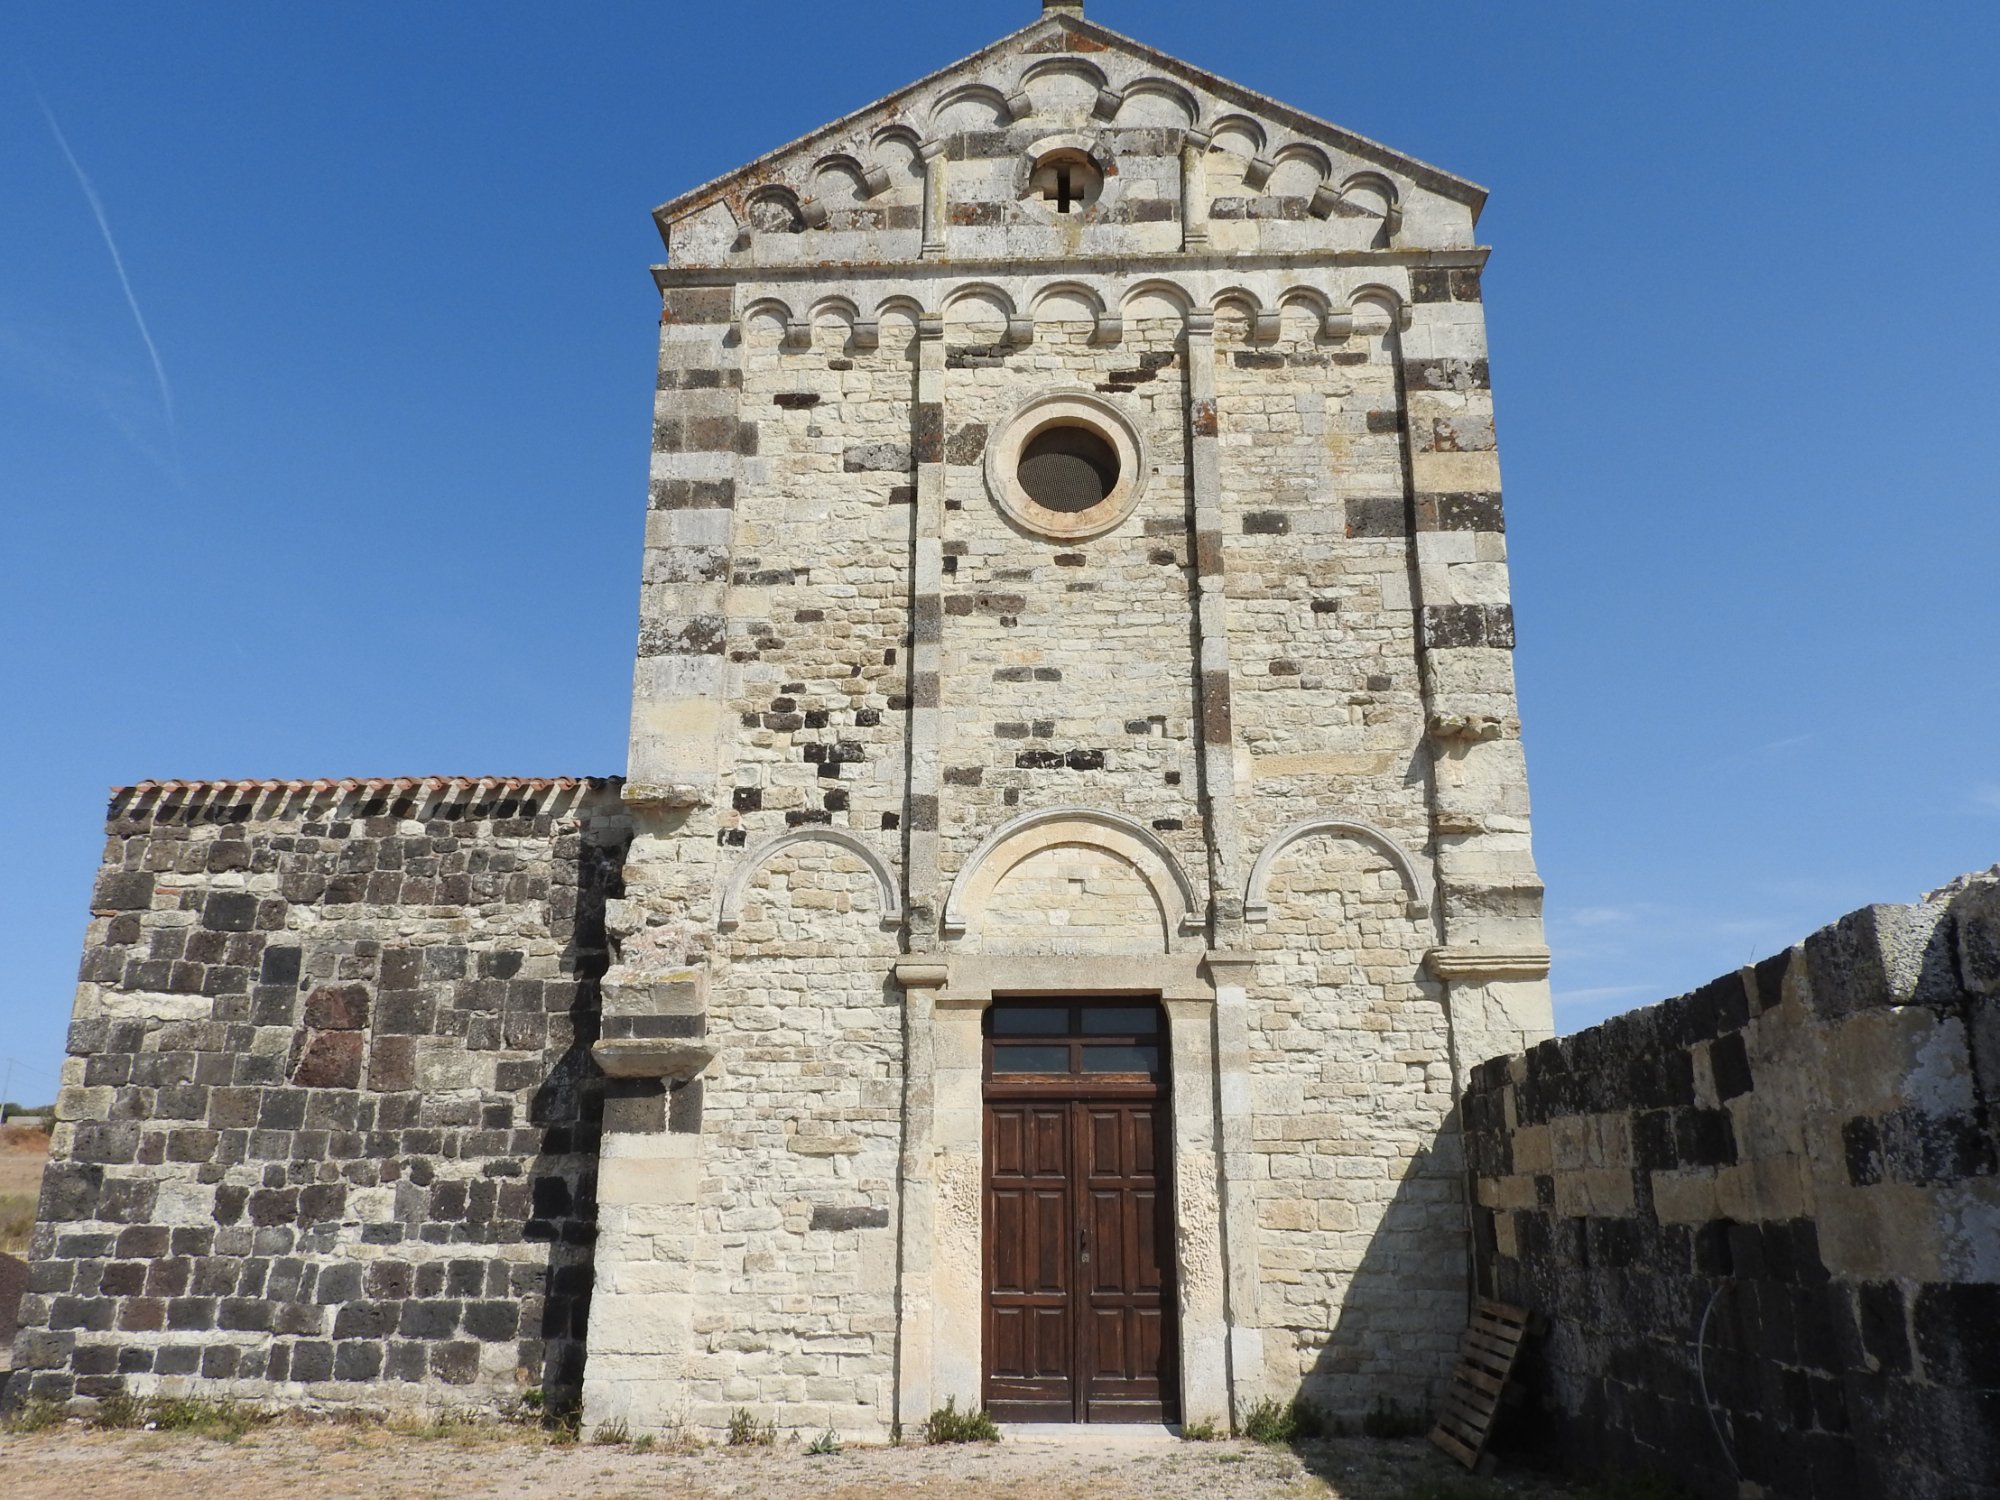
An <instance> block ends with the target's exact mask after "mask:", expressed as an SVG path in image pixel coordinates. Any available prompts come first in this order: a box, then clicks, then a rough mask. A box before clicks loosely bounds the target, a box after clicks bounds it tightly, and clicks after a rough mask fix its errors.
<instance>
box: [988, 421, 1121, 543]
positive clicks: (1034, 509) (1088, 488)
mask: <svg viewBox="0 0 2000 1500" xmlns="http://www.w3.org/2000/svg"><path fill="white" fill-rule="evenodd" d="M986 479H987V487H988V488H989V489H990V490H991V491H992V493H993V498H994V499H995V501H997V502H998V503H999V505H1000V508H1001V509H1002V510H1003V511H1005V512H1006V513H1007V514H1008V515H1009V516H1010V517H1012V518H1013V520H1014V521H1015V522H1017V523H1018V524H1019V525H1021V526H1023V527H1025V528H1027V529H1028V530H1030V531H1034V532H1038V533H1040V534H1041V535H1043V536H1047V537H1052V538H1055V539H1057V540H1061V541H1074V540H1076V539H1078V538H1081V537H1089V536H1098V535H1101V534H1102V533H1104V532H1106V531H1109V530H1111V529H1112V528H1113V527H1114V526H1116V525H1117V524H1118V523H1119V522H1120V521H1122V520H1124V519H1125V518H1126V517H1127V516H1128V515H1130V514H1131V513H1132V510H1133V508H1134V507H1135V506H1136V505H1137V504H1138V502H1139V496H1140V493H1141V491H1142V490H1143V489H1144V485H1145V467H1144V449H1143V444H1142V441H1141V439H1140V437H1139V431H1138V428H1137V427H1136V426H1134V425H1133V423H1132V421H1131V420H1130V418H1128V417H1127V416H1126V415H1125V414H1124V412H1123V411H1121V410H1120V409H1119V408H1118V407H1116V406H1114V405H1113V404H1112V403H1111V402H1109V401H1106V400H1104V399H1103V398H1102V397H1100V396H1098V395H1096V394H1095V393H1093V392H1087V391H1061V392H1055V393H1052V394H1050V395H1047V396H1042V397H1038V398H1037V399H1035V400H1034V401H1031V402H1029V403H1028V404H1027V405H1026V406H1024V407H1022V408H1021V409H1020V410H1019V411H1018V412H1016V413H1015V414H1014V416H1013V417H1012V418H1011V419H1010V420H1009V421H1008V422H1007V423H1006V425H1005V426H1003V427H1002V428H1001V429H1000V431H999V433H998V435H997V436H996V437H995V439H994V441H993V442H992V443H991V444H990V445H989V447H988V448H987V452H986Z"/></svg>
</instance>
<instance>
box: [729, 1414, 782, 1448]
mask: <svg viewBox="0 0 2000 1500" xmlns="http://www.w3.org/2000/svg"><path fill="white" fill-rule="evenodd" d="M777 1441H778V1424H777V1423H776V1422H771V1421H765V1422H760V1421H758V1420H757V1418H756V1417H755V1416H753V1415H752V1414H751V1412H750V1409H749V1408H748V1407H747V1406H739V1407H737V1408H736V1410H735V1411H733V1412H731V1413H730V1414H729V1446H730V1447H732V1448H769V1447H771V1446H772V1445H773V1444H775V1443H776V1442H777Z"/></svg>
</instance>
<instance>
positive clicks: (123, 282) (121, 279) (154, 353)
mask: <svg viewBox="0 0 2000 1500" xmlns="http://www.w3.org/2000/svg"><path fill="white" fill-rule="evenodd" d="M35 102H36V103H37V104H39V105H40V106H41V107H42V118H43V119H45V120H47V121H48V122H49V133H50V134H51V135H53V136H54V137H55V138H56V145H58V146H60V147H61V148H62V154H63V159H64V160H65V161H67V162H68V163H69V169H70V171H72V172H74V173H75V174H76V184H77V186H78V187H80V188H82V189H83V196H84V198H85V199H86V200H88V202H89V203H90V211H91V212H92V213H93V214H95V215H96V216H97V227H98V230H99V231H100V232H101V233H102V234H103V235H104V248H105V249H107V250H109V251H110V252H111V264H112V265H113V266H115V267H117V269H118V284H119V285H120V286H122V287H124V288H125V305H126V306H128V307H130V308H131V309H132V321H133V322H134V323H136V324H138V325H139V337H140V338H142V339H144V340H145V342H146V353H147V354H148V355H150V356H151V357H152V361H153V375H154V378H155V379H157V380H158V381H159V383H160V405H161V406H163V407H164V408H165V409H166V413H167V430H168V431H169V432H172V431H173V430H174V388H173V385H172V384H171V383H170V382H169V381H168V379H167V367H166V366H165V365H164V364H162V363H161V362H160V349H159V345H157V344H155V343H154V342H153V335H152V331H151V330H150V329H148V328H147V327H146V315H145V314H144V313H142V312H140V311H139V299H138V297H137V296H136V295H135V294H134V293H133V291H132V278H131V277H130V276H127V275H126V274H125V257H124V256H122V255H120V254H119V253H118V241H116V240H115V239H113V238H112V237H111V221H110V220H109V219H107V218H106V217H105V216H104V204H103V203H102V202H101V201H100V200H99V198H98V196H97V189H96V188H94V187H92V186H91V185H90V178H89V177H87V176H85V175H84V170H83V164H82V163H81V162H79V161H78V160H77V159H76V153H75V152H74V151H72V150H70V148H69V138H68V137H67V136H65V135H64V134H63V132H62V126H60V125H58V124H57V123H56V116H55V111H54V110H52V109H50V108H49V104H48V101H47V100H46V99H44V98H43V97H42V96H41V95H40V94H36V95H35Z"/></svg>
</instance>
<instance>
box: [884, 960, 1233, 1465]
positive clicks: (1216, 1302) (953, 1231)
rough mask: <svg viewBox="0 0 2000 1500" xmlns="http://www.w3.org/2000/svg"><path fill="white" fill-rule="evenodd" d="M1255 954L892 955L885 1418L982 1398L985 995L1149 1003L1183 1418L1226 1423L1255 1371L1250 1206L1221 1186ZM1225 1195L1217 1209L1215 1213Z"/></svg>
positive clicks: (909, 1426) (1227, 1175)
mask: <svg viewBox="0 0 2000 1500" xmlns="http://www.w3.org/2000/svg"><path fill="white" fill-rule="evenodd" d="M1252 962H1254V960H1252V959H1250V958H1249V957H1248V956H1247V955H1236V954H1222V953H1212V952H1211V953H1201V952H1195V953H1173V954H1166V955H1160V956H1154V957H1143V956H1128V955H1117V956H1106V957H1075V958H1071V957H1059V958H1058V957H1043V956H1027V955H1005V954H940V955H934V956H928V957H923V958H909V959H904V960H902V961H900V962H898V963H897V964H896V966H895V977H896V980H897V982H898V984H899V985H900V986H901V987H902V989H903V996H904V1008H903V1026H904V1041H905V1048H906V1050H905V1059H906V1063H905V1072H904V1089H905V1094H904V1144H903V1163H902V1168H903V1169H902V1184H901V1192H902V1212H901V1214H900V1215H899V1222H900V1224H901V1232H902V1239H901V1244H900V1246H899V1247H898V1248H899V1262H900V1263H899V1266H898V1271H897V1324H898V1327H897V1334H898V1337H897V1371H896V1420H897V1422H898V1423H899V1425H900V1426H901V1429H902V1430H903V1431H904V1432H905V1433H914V1432H915V1431H916V1430H917V1429H918V1427H919V1426H920V1425H921V1424H922V1423H923V1421H924V1419H925V1418H926V1417H928V1416H929V1415H930V1414H931V1412H932V1411H934V1410H936V1409H937V1408H938V1407H941V1406H943V1405H944V1404H945V1402H946V1401H947V1400H952V1399H955V1400H956V1401H957V1402H958V1405H959V1407H960V1409H961V1410H967V1409H973V1408H977V1407H978V1406H979V1404H980V1401H981V1397H982V1392H983V1383H982V1376H983V1371H984V1368H985V1360H984V1348H983V1343H982V1340H983V1336H984V1334H983V1322H984V1319H983V1316H982V1315H983V1310H984V1307H985V1256H984V1250H985V1234H984V1223H983V1215H984V1197H985V1192H984V1189H985V1160H984V1152H985V1140H984V1122H985V1109H986V1098H985V1066H984V1025H985V1013H986V1010H987V1007H989V1006H990V1005H991V1004H992V1003H993V999H994V996H995V995H996V994H998V995H1002V996H1006V997H1009V998H1012V997H1034V996H1041V995H1046V996H1051V997H1064V996H1068V997H1075V998H1079V999H1084V1000H1094V999H1098V998H1103V999H1106V1000H1115V999H1119V998H1130V997H1133V996H1138V995H1144V996H1146V997H1147V998H1152V997H1155V996H1157V997H1158V999H1159V1001H1160V1004H1161V1008H1162V1010H1164V1011H1165V1013H1166V1017H1167V1041H1168V1047H1169V1049H1170V1063H1169V1069H1168V1077H1169V1100H1170V1108H1171V1110H1172V1139H1173V1158H1174V1159H1173V1169H1172V1180H1173V1183H1174V1214H1175V1234H1174V1275H1175V1283H1176V1286H1177V1289H1178V1296H1179V1308H1178V1311H1179V1322H1180V1376H1181V1420H1182V1422H1184V1423H1200V1422H1213V1423H1215V1424H1217V1425H1218V1426H1223V1427H1227V1426H1229V1425H1230V1424H1231V1420H1232V1416H1233V1415H1235V1414H1238V1413H1240V1410H1241V1409H1242V1407H1243V1406H1244V1405H1246V1404H1247V1403H1248V1402H1249V1401H1251V1400H1254V1399H1255V1394H1254V1387H1255V1386H1256V1385H1257V1383H1258V1381H1257V1376H1258V1372H1259V1371H1260V1370H1261V1368H1262V1350H1261V1347H1260V1341H1259V1339H1258V1337H1257V1330H1256V1329H1255V1328H1254V1326H1252V1323H1253V1319H1254V1311H1253V1308H1254V1301H1253V1298H1254V1290H1255V1248H1254V1244H1253V1243H1252V1232H1253V1229H1254V1218H1253V1217H1250V1216H1252V1215H1254V1212H1255V1210H1254V1207H1253V1206H1252V1205H1251V1204H1250V1203H1249V1201H1248V1198H1247V1194H1246V1193H1243V1192H1241V1191H1240V1190H1239V1191H1238V1192H1234V1193H1232V1191H1231V1187H1232V1186H1233V1185H1240V1186H1247V1184H1244V1183H1242V1177H1243V1173H1244V1169H1245V1168H1246V1167H1247V1165H1248V1151H1249V1137H1248V1132H1249V1080H1248V1076H1247V1063H1248V1040H1247V1032H1246V1031H1245V1030H1244V1024H1243V1023H1244V1019H1245V1007H1246V992H1245V988H1244V980H1245V978H1246V977H1247V975H1246V970H1247V967H1248V966H1249V965H1250V964H1251V963H1252ZM1225 1062H1227V1063H1228V1064H1229V1066H1224V1064H1225ZM1238 1134H1240V1135H1241V1136H1242V1139H1241V1141H1240V1142H1239V1141H1237V1140H1235V1139H1233V1137H1235V1136H1236V1135H1238ZM1232 1157H1234V1158H1236V1159H1235V1160H1234V1161H1233V1162H1232V1161H1231V1160H1230V1158H1232ZM1226 1167H1234V1169H1235V1170H1233V1171H1227V1170H1225V1168H1226ZM1225 1204H1228V1206H1229V1207H1230V1209H1231V1210H1232V1211H1231V1212H1230V1213H1229V1214H1228V1215H1227V1216H1226V1217H1225V1214H1224V1211H1223V1210H1224V1206H1225ZM1225 1225H1227V1226H1228V1228H1227V1230H1225Z"/></svg>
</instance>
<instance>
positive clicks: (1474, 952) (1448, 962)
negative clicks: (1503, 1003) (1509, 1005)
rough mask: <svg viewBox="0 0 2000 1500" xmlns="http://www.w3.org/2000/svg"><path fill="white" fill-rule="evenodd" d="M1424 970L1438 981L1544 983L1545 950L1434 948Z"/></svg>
mask: <svg viewBox="0 0 2000 1500" xmlns="http://www.w3.org/2000/svg"><path fill="white" fill-rule="evenodd" d="M1424 967H1425V968H1427V969H1429V970H1430V971H1431V973H1432V974H1434V975H1436V976H1437V977H1438V978H1439V979H1546V978H1547V977H1548V973H1549V950H1548V949H1546V948H1531V947H1518V948H1482V947H1479V946H1477V945H1473V946H1469V947H1463V948H1433V949H1431V951H1430V952H1429V953H1427V954H1425V955H1424Z"/></svg>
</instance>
